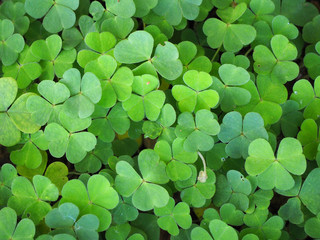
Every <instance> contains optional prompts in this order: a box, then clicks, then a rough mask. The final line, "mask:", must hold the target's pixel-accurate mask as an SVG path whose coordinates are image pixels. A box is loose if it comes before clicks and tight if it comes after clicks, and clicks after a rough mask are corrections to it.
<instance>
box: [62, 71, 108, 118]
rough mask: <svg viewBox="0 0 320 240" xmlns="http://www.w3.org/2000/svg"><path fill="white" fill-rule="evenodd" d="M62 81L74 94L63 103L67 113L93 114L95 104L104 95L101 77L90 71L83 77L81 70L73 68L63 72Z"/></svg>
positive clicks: (71, 114) (74, 114) (81, 116)
mask: <svg viewBox="0 0 320 240" xmlns="http://www.w3.org/2000/svg"><path fill="white" fill-rule="evenodd" d="M60 82H61V83H63V84H65V85H66V86H67V87H68V88H69V90H70V93H71V96H72V97H71V98H69V99H68V100H67V101H66V102H65V103H64V105H63V108H64V110H65V111H66V113H67V114H69V115H70V116H79V117H80V118H86V117H89V116H91V114H92V113H93V111H94V104H95V103H98V102H99V101H100V99H101V95H102V89H101V83H100V81H99V79H98V78H97V77H96V76H95V75H94V74H93V73H90V72H87V73H85V74H84V75H83V77H82V78H81V75H80V72H79V70H77V69H75V68H71V69H69V70H68V71H66V72H65V73H64V74H63V79H61V80H60Z"/></svg>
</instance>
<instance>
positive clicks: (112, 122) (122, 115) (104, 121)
mask: <svg viewBox="0 0 320 240" xmlns="http://www.w3.org/2000/svg"><path fill="white" fill-rule="evenodd" d="M129 127H130V120H129V118H128V115H127V113H126V112H125V111H124V110H123V108H122V107H121V105H120V104H116V105H115V106H114V107H113V108H112V109H111V110H108V109H105V111H101V114H99V115H98V114H97V115H96V114H94V116H93V121H92V124H91V126H90V127H89V128H88V131H89V132H91V133H93V134H94V135H96V136H98V138H99V139H101V140H102V141H104V142H112V141H113V140H114V138H115V133H117V134H125V133H126V132H127V131H128V129H129Z"/></svg>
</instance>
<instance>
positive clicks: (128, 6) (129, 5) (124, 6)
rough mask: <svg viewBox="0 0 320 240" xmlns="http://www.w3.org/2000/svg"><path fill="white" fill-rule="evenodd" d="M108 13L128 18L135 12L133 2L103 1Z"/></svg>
mask: <svg viewBox="0 0 320 240" xmlns="http://www.w3.org/2000/svg"><path fill="white" fill-rule="evenodd" d="M105 2H106V5H107V7H108V9H109V11H110V12H112V13H113V14H115V15H118V16H120V17H124V18H130V17H132V16H133V14H134V13H135V11H136V6H135V3H134V1H133V0H124V1H117V0H105Z"/></svg>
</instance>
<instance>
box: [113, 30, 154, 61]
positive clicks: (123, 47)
mask: <svg viewBox="0 0 320 240" xmlns="http://www.w3.org/2000/svg"><path fill="white" fill-rule="evenodd" d="M153 41H154V40H153V38H152V36H151V34H149V33H148V32H145V31H136V32H134V33H132V34H130V35H129V37H128V39H127V40H122V41H121V42H119V43H118V44H117V45H116V47H115V49H114V56H115V58H116V60H117V61H119V62H121V63H127V64H130V63H139V62H142V61H145V60H148V59H149V58H150V57H151V54H152V50H153Z"/></svg>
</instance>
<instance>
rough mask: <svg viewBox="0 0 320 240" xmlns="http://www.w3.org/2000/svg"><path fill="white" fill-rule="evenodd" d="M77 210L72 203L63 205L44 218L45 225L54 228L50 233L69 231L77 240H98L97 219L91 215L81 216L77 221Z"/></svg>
mask: <svg viewBox="0 0 320 240" xmlns="http://www.w3.org/2000/svg"><path fill="white" fill-rule="evenodd" d="M78 216H79V208H78V207H77V206H76V205H74V204H73V203H63V204H61V205H60V206H59V207H58V208H55V209H52V210H51V211H50V212H49V213H48V214H47V215H46V217H45V222H46V225H47V226H49V227H50V228H54V229H55V230H53V231H52V232H53V233H55V232H59V230H60V231H61V230H63V231H66V229H68V230H69V229H70V230H71V233H73V234H72V235H76V236H77V238H78V239H83V240H84V239H86V238H88V237H89V238H90V239H98V238H99V236H98V233H97V229H98V227H99V219H98V218H97V217H96V216H95V215H93V214H86V215H83V216H82V217H80V218H79V219H78ZM77 219H78V220H77Z"/></svg>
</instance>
